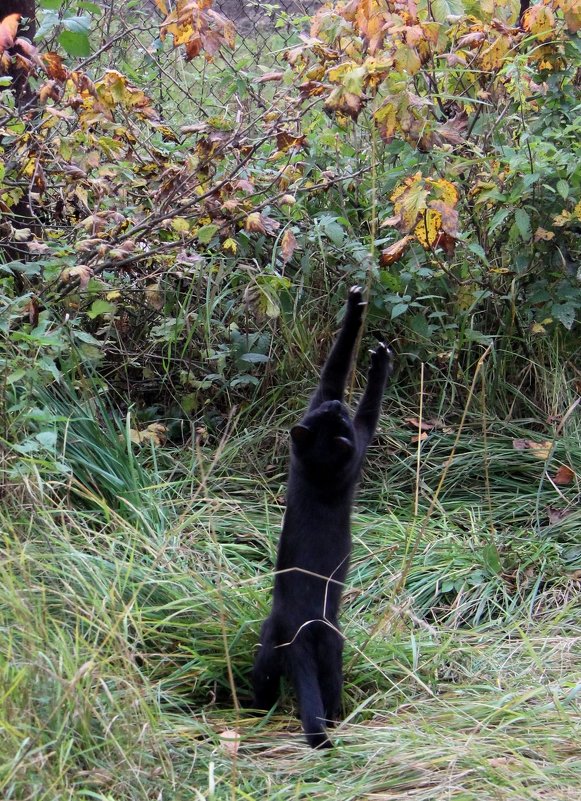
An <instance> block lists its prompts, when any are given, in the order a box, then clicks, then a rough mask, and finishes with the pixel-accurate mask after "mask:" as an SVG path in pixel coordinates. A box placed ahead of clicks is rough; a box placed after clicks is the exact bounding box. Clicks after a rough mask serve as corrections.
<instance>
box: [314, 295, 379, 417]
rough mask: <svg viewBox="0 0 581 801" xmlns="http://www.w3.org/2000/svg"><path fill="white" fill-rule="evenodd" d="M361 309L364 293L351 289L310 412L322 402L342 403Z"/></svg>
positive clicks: (361, 318) (359, 325) (362, 307)
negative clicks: (333, 401)
mask: <svg viewBox="0 0 581 801" xmlns="http://www.w3.org/2000/svg"><path fill="white" fill-rule="evenodd" d="M364 308H365V301H364V300H363V290H362V289H361V287H360V286H352V287H351V289H350V290H349V295H348V297H347V308H346V310H345V316H344V318H343V324H342V326H341V330H340V331H339V334H338V336H337V339H336V340H335V344H334V345H333V347H332V348H331V352H330V353H329V356H328V357H327V361H326V362H325V365H324V367H323V369H322V370H321V380H320V382H319V386H318V389H317V391H316V392H315V394H314V396H313V399H312V400H311V404H310V406H309V409H314V408H316V407H317V406H319V405H320V404H321V403H323V402H324V401H329V400H340V401H342V400H343V394H344V392H345V385H346V383H347V378H348V376H349V370H350V369H351V359H352V357H353V349H354V347H355V343H356V341H357V335H358V334H359V329H360V328H361V323H362V320H363V310H364Z"/></svg>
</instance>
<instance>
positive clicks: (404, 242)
mask: <svg viewBox="0 0 581 801" xmlns="http://www.w3.org/2000/svg"><path fill="white" fill-rule="evenodd" d="M412 241H413V236H411V235H410V234H408V235H407V236H404V237H403V238H402V239H399V240H398V241H397V242H394V243H393V245H390V246H389V247H387V248H384V249H383V250H382V251H381V256H380V259H379V261H380V264H381V266H382V267H389V266H390V264H393V263H394V262H396V261H399V259H401V257H402V256H403V254H404V253H405V252H406V250H407V249H408V246H409V244H410V242H412Z"/></svg>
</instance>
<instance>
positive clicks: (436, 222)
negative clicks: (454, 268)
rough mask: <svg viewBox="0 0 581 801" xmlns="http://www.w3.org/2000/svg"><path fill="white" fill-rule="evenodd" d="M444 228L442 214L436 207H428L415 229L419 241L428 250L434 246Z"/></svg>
mask: <svg viewBox="0 0 581 801" xmlns="http://www.w3.org/2000/svg"><path fill="white" fill-rule="evenodd" d="M441 230H442V215H441V214H440V212H439V211H436V210H435V209H426V210H425V211H424V212H423V215H422V216H421V217H420V221H419V222H418V224H417V225H416V227H415V229H414V233H415V235H416V237H417V239H418V242H419V243H420V245H422V247H424V248H426V250H430V249H431V248H433V247H434V245H435V244H436V242H437V241H438V238H439V236H440V231H441Z"/></svg>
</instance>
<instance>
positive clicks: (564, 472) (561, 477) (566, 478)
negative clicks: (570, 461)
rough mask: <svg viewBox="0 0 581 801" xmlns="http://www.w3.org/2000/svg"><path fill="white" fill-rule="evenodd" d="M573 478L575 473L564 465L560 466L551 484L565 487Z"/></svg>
mask: <svg viewBox="0 0 581 801" xmlns="http://www.w3.org/2000/svg"><path fill="white" fill-rule="evenodd" d="M574 478H575V472H574V471H573V470H571V468H570V467H568V466H567V465H566V464H562V465H561V466H560V467H559V469H558V470H557V472H556V473H555V475H554V476H553V478H552V481H553V484H557V486H559V487H566V486H567V485H568V484H571V483H572V481H573V479H574Z"/></svg>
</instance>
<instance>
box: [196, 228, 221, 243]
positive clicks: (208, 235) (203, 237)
mask: <svg viewBox="0 0 581 801" xmlns="http://www.w3.org/2000/svg"><path fill="white" fill-rule="evenodd" d="M219 227H220V226H219V225H216V224H215V223H210V224H208V225H202V227H201V228H198V233H197V237H198V242H200V243H201V244H202V245H207V244H209V243H210V242H211V241H212V239H213V237H214V235H215V234H216V233H217V232H218V229H219Z"/></svg>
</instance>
